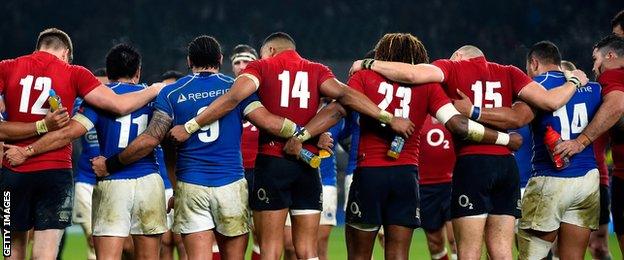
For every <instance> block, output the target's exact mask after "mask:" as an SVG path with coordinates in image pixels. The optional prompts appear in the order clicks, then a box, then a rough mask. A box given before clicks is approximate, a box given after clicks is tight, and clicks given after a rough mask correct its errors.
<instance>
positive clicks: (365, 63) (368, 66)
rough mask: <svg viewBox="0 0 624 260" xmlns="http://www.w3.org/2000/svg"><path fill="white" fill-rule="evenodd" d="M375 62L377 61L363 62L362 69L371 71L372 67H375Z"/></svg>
mask: <svg viewBox="0 0 624 260" xmlns="http://www.w3.org/2000/svg"><path fill="white" fill-rule="evenodd" d="M373 62H375V59H364V60H363V61H362V69H365V70H369V69H371V67H373Z"/></svg>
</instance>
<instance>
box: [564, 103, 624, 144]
mask: <svg viewBox="0 0 624 260" xmlns="http://www.w3.org/2000/svg"><path fill="white" fill-rule="evenodd" d="M623 101H624V92H622V91H611V92H609V93H607V94H606V95H605V96H604V97H603V99H602V104H601V105H600V107H599V108H598V111H597V112H596V114H595V115H594V118H592V120H591V121H590V122H589V124H588V125H587V127H585V129H584V130H583V132H582V133H580V134H579V135H578V137H577V138H576V139H574V140H568V141H564V142H563V143H560V144H558V145H557V146H556V147H555V154H561V155H562V156H572V155H574V154H577V153H579V152H581V151H583V149H585V147H587V145H589V144H591V143H592V142H593V140H596V138H598V137H599V136H601V135H602V134H604V133H605V132H606V131H607V130H609V129H610V128H611V127H613V126H614V125H615V124H616V123H617V122H618V121H619V120H620V118H621V117H622V115H624V102H623Z"/></svg>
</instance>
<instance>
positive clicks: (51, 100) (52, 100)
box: [48, 89, 63, 112]
mask: <svg viewBox="0 0 624 260" xmlns="http://www.w3.org/2000/svg"><path fill="white" fill-rule="evenodd" d="M49 93H50V96H49V97H48V104H50V111H51V112H54V110H57V109H59V108H61V107H63V105H62V104H61V97H59V96H58V95H57V94H56V92H55V91H54V89H50V92H49Z"/></svg>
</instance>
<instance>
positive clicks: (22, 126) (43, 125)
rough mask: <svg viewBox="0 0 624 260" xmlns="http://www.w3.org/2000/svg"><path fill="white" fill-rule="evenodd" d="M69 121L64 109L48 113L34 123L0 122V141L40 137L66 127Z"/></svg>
mask: <svg viewBox="0 0 624 260" xmlns="http://www.w3.org/2000/svg"><path fill="white" fill-rule="evenodd" d="M69 121H70V120H69V114H68V113H67V109H66V108H61V109H57V110H56V111H54V112H52V113H50V112H48V114H47V115H46V116H45V118H44V119H41V120H39V121H37V122H34V123H24V122H10V121H0V141H17V140H22V139H26V138H31V137H34V136H37V135H42V134H45V133H47V132H49V131H54V130H57V129H59V128H62V127H64V126H66V125H67V123H69Z"/></svg>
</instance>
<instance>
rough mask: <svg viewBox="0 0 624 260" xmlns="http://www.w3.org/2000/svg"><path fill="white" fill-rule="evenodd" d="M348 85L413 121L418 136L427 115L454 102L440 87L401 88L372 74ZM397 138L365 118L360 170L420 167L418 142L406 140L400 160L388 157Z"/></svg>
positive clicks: (364, 73)
mask: <svg viewBox="0 0 624 260" xmlns="http://www.w3.org/2000/svg"><path fill="white" fill-rule="evenodd" d="M348 85H349V86H350V87H352V88H353V89H355V90H357V91H360V92H362V93H363V94H364V95H366V96H367V97H368V98H369V99H370V100H371V101H372V102H373V103H375V104H378V106H379V108H381V109H383V110H386V111H388V112H390V113H392V114H393V115H394V116H397V117H403V118H409V119H410V120H411V121H412V123H414V125H416V128H415V130H414V132H416V133H418V132H420V129H421V127H422V125H423V121H424V120H425V117H426V116H427V114H434V115H435V113H436V112H437V110H438V109H439V108H440V107H442V106H443V105H445V104H448V103H449V102H450V101H449V99H448V97H447V96H446V95H445V94H444V91H443V90H442V88H441V87H440V84H437V83H431V84H422V85H419V86H401V85H400V84H399V83H397V82H392V81H389V80H387V79H385V78H384V77H382V76H381V75H379V74H377V73H376V72H373V71H370V70H364V71H358V72H357V73H355V74H354V75H353V76H352V77H351V78H350V79H349V83H348ZM395 135H396V134H395V133H394V132H393V131H392V129H390V128H389V127H386V126H383V125H382V124H380V123H379V121H378V120H377V119H375V118H370V117H367V116H361V117H360V142H359V152H358V158H360V159H359V161H358V166H364V167H375V166H390V165H418V160H417V158H418V138H408V139H406V140H405V144H404V146H403V151H401V155H400V157H399V158H398V159H396V160H394V159H391V158H389V157H388V156H387V155H386V153H387V151H388V149H389V148H390V144H391V143H392V140H393V139H394V137H395Z"/></svg>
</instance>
